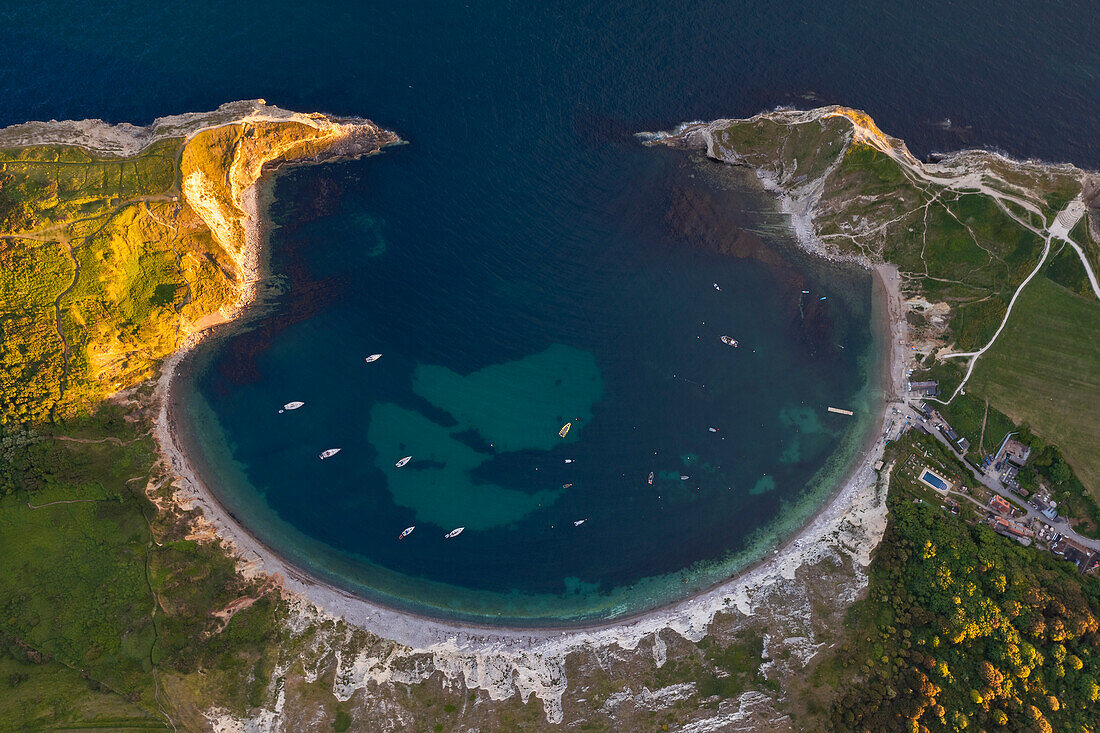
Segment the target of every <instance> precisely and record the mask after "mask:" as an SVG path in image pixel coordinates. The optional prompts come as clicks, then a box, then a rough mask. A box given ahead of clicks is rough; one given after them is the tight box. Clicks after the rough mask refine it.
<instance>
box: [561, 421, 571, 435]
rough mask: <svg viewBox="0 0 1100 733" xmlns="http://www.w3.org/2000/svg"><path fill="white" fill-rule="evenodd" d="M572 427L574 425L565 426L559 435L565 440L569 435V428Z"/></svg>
mask: <svg viewBox="0 0 1100 733" xmlns="http://www.w3.org/2000/svg"><path fill="white" fill-rule="evenodd" d="M571 427H573V423H571V422H567V423H566V424H565V425H563V426H562V428H561V430H559V431H558V435H560V436H561V437H563V438H564V437H565V436H566V435H568V434H569V428H571Z"/></svg>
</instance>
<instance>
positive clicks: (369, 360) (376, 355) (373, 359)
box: [364, 354, 382, 364]
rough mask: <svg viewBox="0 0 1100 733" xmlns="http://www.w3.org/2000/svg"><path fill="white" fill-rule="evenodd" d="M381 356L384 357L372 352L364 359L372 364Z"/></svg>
mask: <svg viewBox="0 0 1100 733" xmlns="http://www.w3.org/2000/svg"><path fill="white" fill-rule="evenodd" d="M381 358H382V355H381V354H371V355H370V356H368V357H367V358H366V359H365V360H364V361H366V362H367V363H368V364H370V363H371V362H372V361H378V360H379V359H381Z"/></svg>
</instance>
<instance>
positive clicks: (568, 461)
mask: <svg viewBox="0 0 1100 733" xmlns="http://www.w3.org/2000/svg"><path fill="white" fill-rule="evenodd" d="M565 462H566V463H572V462H573V459H572V458H566V459H565Z"/></svg>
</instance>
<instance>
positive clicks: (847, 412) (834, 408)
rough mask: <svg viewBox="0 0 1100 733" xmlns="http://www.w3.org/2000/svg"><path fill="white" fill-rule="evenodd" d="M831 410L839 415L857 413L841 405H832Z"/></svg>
mask: <svg viewBox="0 0 1100 733" xmlns="http://www.w3.org/2000/svg"><path fill="white" fill-rule="evenodd" d="M829 412H835V413H836V414H838V415H853V414H855V413H853V412H852V411H851V410H842V409H841V408H839V407H830V408H829Z"/></svg>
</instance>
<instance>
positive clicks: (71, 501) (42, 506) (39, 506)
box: [27, 499, 106, 509]
mask: <svg viewBox="0 0 1100 733" xmlns="http://www.w3.org/2000/svg"><path fill="white" fill-rule="evenodd" d="M89 501H92V502H94V501H106V499H62V500H60V501H51V502H48V503H46V504H31V503H30V502H29V501H28V502H27V506H28V507H30V508H31V509H45V508H46V507H48V506H54V505H56V504H83V503H85V502H89Z"/></svg>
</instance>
